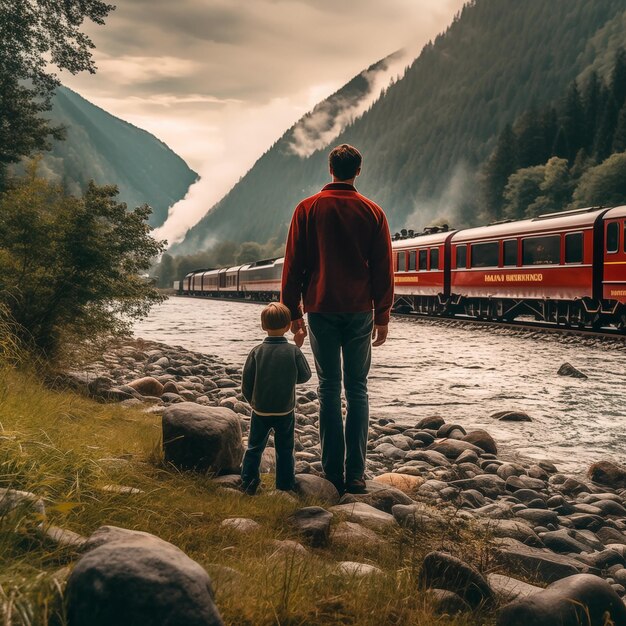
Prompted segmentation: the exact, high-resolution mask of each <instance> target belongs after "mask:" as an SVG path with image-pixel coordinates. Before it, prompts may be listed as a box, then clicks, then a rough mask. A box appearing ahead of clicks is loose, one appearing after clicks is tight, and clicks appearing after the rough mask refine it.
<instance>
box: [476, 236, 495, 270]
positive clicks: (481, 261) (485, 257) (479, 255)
mask: <svg viewBox="0 0 626 626" xmlns="http://www.w3.org/2000/svg"><path fill="white" fill-rule="evenodd" d="M499 252H500V246H499V245H498V242H497V241H490V242H489V243H473V244H472V258H471V264H472V267H497V266H498V260H499V259H498V256H499Z"/></svg>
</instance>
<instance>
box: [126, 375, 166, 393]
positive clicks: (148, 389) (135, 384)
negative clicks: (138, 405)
mask: <svg viewBox="0 0 626 626" xmlns="http://www.w3.org/2000/svg"><path fill="white" fill-rule="evenodd" d="M128 386H129V387H130V388H131V389H134V390H135V391H138V392H139V393H140V394H141V395H142V396H155V397H157V398H160V397H161V394H162V393H163V385H162V384H161V383H160V382H159V381H158V380H157V379H156V378H153V377H152V376H144V378H138V379H137V380H133V381H132V382H130V383H128Z"/></svg>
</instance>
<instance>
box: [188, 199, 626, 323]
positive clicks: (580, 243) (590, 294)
mask: <svg viewBox="0 0 626 626" xmlns="http://www.w3.org/2000/svg"><path fill="white" fill-rule="evenodd" d="M393 248H394V266H395V267H394V269H395V290H396V304H395V308H396V310H398V311H405V312H409V311H416V312H420V313H429V314H433V315H445V316H454V315H467V316H470V317H475V318H479V319H487V320H496V321H510V320H514V319H515V318H517V317H521V316H532V317H533V318H534V319H536V320H542V321H546V322H553V323H555V324H562V325H565V326H590V327H602V326H608V325H613V326H615V327H617V328H619V329H621V330H623V331H626V206H622V207H616V208H610V209H607V208H588V209H577V210H573V211H564V212H561V213H551V214H547V215H542V216H540V217H536V218H533V219H528V220H522V221H515V222H514V221H508V222H500V223H496V224H491V225H489V226H484V227H480V228H470V229H465V230H457V231H454V230H448V228H447V227H443V228H433V229H429V230H427V231H426V232H424V233H422V234H419V235H417V236H414V235H413V233H411V231H409V232H408V233H407V232H406V231H402V234H400V235H396V236H395V237H394V240H393ZM281 271H282V259H270V260H266V261H258V262H257V263H252V264H249V265H242V266H240V267H232V268H227V269H221V270H204V271H202V270H200V271H196V272H191V273H190V274H188V275H187V276H186V277H185V279H184V281H183V284H182V289H181V291H182V293H185V294H188V295H205V296H230V297H245V298H250V299H262V300H269V299H276V298H278V295H279V290H280V275H281Z"/></svg>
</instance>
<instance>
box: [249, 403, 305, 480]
mask: <svg viewBox="0 0 626 626" xmlns="http://www.w3.org/2000/svg"><path fill="white" fill-rule="evenodd" d="M294 428H295V415H294V412H293V411H292V412H291V413H288V414H287V415H278V416H264V415H257V414H256V413H255V412H254V411H252V417H251V419H250V433H249V434H248V449H247V450H246V453H245V454H244V457H243V464H242V467H241V482H242V483H243V484H244V486H247V485H256V484H258V483H259V480H260V477H259V466H260V465H261V456H262V455H263V450H265V446H266V445H267V439H268V437H269V435H270V430H272V429H274V448H275V450H276V489H282V490H284V491H289V490H290V489H293V488H294V485H295V462H294V459H293V431H294Z"/></svg>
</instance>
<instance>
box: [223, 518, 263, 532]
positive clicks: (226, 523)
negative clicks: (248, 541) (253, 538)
mask: <svg viewBox="0 0 626 626" xmlns="http://www.w3.org/2000/svg"><path fill="white" fill-rule="evenodd" d="M220 526H221V527H222V528H227V529H229V530H234V531H236V532H238V533H241V534H242V535H247V534H248V533H253V532H256V531H257V530H259V529H260V528H261V524H259V523H258V522H255V521H254V520H253V519H249V518H247V517H228V518H226V519H225V520H223V521H222V523H221V524H220Z"/></svg>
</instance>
